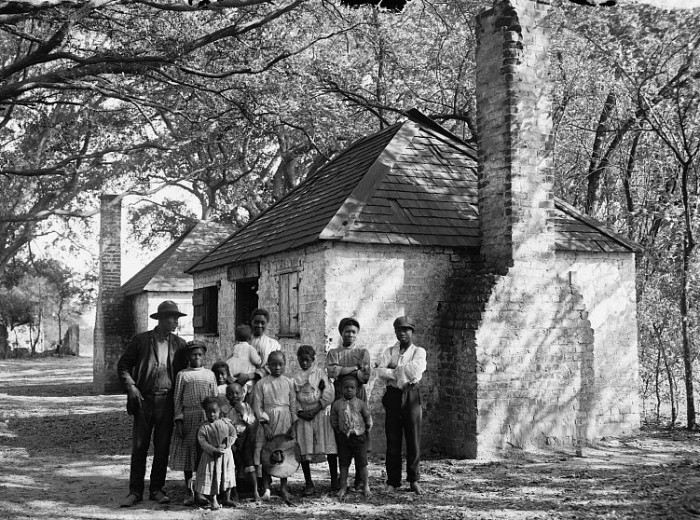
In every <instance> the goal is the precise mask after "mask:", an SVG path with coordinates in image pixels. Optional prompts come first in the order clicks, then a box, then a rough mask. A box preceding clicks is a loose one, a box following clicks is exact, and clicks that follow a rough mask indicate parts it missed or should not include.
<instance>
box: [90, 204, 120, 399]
mask: <svg viewBox="0 0 700 520" xmlns="http://www.w3.org/2000/svg"><path fill="white" fill-rule="evenodd" d="M121 218H122V208H121V201H120V200H117V196H116V195H102V196H101V197H100V274H99V281H98V295H97V311H96V316H95V336H94V344H95V347H94V357H93V367H92V373H93V383H92V385H93V390H94V391H95V392H96V393H100V394H102V393H113V392H118V391H120V390H121V387H120V384H119V378H118V377H117V361H118V359H119V356H121V354H122V352H123V350H124V341H123V336H124V334H125V332H126V331H125V330H124V328H123V326H122V324H123V323H124V322H125V319H124V299H123V297H122V294H121V268H122V261H121Z"/></svg>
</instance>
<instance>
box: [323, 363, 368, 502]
mask: <svg viewBox="0 0 700 520" xmlns="http://www.w3.org/2000/svg"><path fill="white" fill-rule="evenodd" d="M358 386H359V384H358V382H357V379H356V378H355V376H352V375H348V376H345V377H344V378H343V380H342V382H341V387H340V388H341V392H342V395H343V396H342V398H340V399H338V400H337V401H335V402H334V403H333V405H332V406H331V424H332V425H333V429H334V430H335V440H336V444H337V446H338V459H339V462H340V491H338V498H339V499H340V500H343V499H344V498H345V494H346V493H347V488H348V473H349V471H350V463H351V462H352V459H353V458H354V459H355V473H356V477H359V478H357V479H356V480H358V481H359V482H358V483H359V484H360V485H361V486H362V494H363V495H364V496H365V497H369V496H370V490H369V481H368V479H367V443H366V439H367V437H368V436H369V430H370V428H372V416H371V415H370V413H369V410H368V409H367V405H366V404H365V402H364V401H361V400H360V399H358V398H357V387H358Z"/></svg>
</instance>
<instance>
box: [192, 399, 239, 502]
mask: <svg viewBox="0 0 700 520" xmlns="http://www.w3.org/2000/svg"><path fill="white" fill-rule="evenodd" d="M202 408H203V409H204V413H205V415H206V418H207V420H206V421H205V422H203V423H202V424H201V426H200V427H199V430H198V432H197V441H198V442H199V446H200V447H201V448H202V456H201V459H200V461H199V465H198V466H197V479H196V484H195V491H197V492H198V493H201V494H203V495H205V496H207V497H208V498H209V502H210V503H211V508H212V509H221V506H222V505H225V506H235V505H236V503H235V502H233V501H232V500H231V488H233V487H234V486H235V485H236V470H235V463H234V460H233V453H232V451H231V447H232V446H233V443H234V441H235V440H236V427H235V426H234V425H233V423H232V422H231V420H230V419H228V418H225V417H224V418H221V417H219V400H218V398H217V397H205V398H204V400H203V401H202ZM219 497H221V503H219V500H218V499H219Z"/></svg>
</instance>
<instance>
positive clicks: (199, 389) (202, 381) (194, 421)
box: [169, 341, 219, 506]
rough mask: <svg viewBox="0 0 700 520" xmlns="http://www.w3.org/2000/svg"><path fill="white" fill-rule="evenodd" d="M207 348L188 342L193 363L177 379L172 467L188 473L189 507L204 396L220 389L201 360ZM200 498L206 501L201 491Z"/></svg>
mask: <svg viewBox="0 0 700 520" xmlns="http://www.w3.org/2000/svg"><path fill="white" fill-rule="evenodd" d="M206 351H207V347H206V345H205V344H204V343H202V342H201V341H190V342H189V343H188V344H187V358H188V359H189V362H190V366H189V368H186V369H185V370H182V371H180V372H179V373H178V374H177V378H176V380H175V395H174V401H175V430H174V431H173V438H172V442H171V443H170V459H169V466H170V469H172V470H174V471H183V472H184V473H185V485H186V488H187V490H186V495H185V501H184V502H183V504H184V505H186V506H191V505H193V504H194V494H193V491H192V474H193V473H194V472H195V471H196V470H197V464H198V462H199V455H198V451H199V450H198V446H197V430H198V428H199V425H200V424H202V422H204V421H205V420H206V416H205V414H204V409H203V408H202V401H203V400H204V398H205V397H209V396H211V397H215V398H218V393H219V392H218V388H217V384H216V377H215V376H214V372H212V371H211V370H209V369H207V368H204V367H203V366H202V361H203V359H204V354H205V353H206ZM197 501H198V502H200V503H207V501H206V499H205V498H204V497H202V496H201V495H200V494H198V496H197Z"/></svg>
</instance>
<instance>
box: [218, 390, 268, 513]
mask: <svg viewBox="0 0 700 520" xmlns="http://www.w3.org/2000/svg"><path fill="white" fill-rule="evenodd" d="M245 395H246V394H245V390H244V389H243V387H242V386H241V385H239V384H238V383H231V384H230V385H228V386H227V387H226V398H227V399H228V403H229V404H228V409H227V414H226V416H227V417H228V418H229V419H231V422H232V423H233V425H234V426H235V427H236V432H237V433H238V438H237V439H236V443H235V446H234V451H233V460H234V462H235V463H236V468H243V471H244V472H245V476H246V478H247V479H248V482H249V483H250V487H251V488H252V490H253V498H254V499H255V501H256V502H260V494H259V493H258V482H257V479H256V475H255V433H256V422H255V413H254V412H253V408H252V407H251V406H250V405H249V404H248V403H246V402H245V401H244V398H245ZM231 496H232V497H233V499H234V500H238V491H237V489H236V487H235V484H234V487H233V489H232V490H231Z"/></svg>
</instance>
